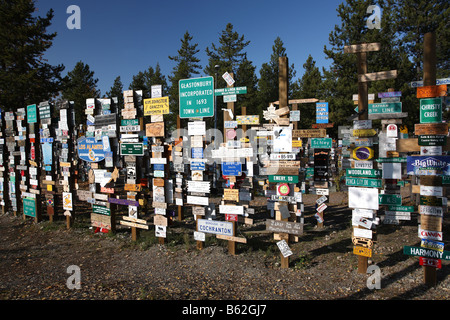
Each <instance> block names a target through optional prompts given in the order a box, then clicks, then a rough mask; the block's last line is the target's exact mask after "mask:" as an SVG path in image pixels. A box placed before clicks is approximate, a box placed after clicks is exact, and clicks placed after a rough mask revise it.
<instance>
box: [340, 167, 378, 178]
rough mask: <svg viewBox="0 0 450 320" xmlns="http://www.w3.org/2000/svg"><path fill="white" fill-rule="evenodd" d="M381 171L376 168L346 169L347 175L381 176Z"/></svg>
mask: <svg viewBox="0 0 450 320" xmlns="http://www.w3.org/2000/svg"><path fill="white" fill-rule="evenodd" d="M381 174H382V171H381V170H378V169H346V173H345V175H346V176H347V177H370V178H381Z"/></svg>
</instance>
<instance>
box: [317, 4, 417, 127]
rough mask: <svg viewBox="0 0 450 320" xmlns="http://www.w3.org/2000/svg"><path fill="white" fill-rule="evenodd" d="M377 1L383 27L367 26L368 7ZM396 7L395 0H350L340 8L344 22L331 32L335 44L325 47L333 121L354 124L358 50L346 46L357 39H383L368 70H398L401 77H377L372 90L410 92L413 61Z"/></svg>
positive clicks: (370, 57)
mask: <svg viewBox="0 0 450 320" xmlns="http://www.w3.org/2000/svg"><path fill="white" fill-rule="evenodd" d="M373 4H377V5H379V6H380V8H381V9H382V18H381V28H380V29H369V28H368V27H367V24H366V23H367V18H368V16H369V14H367V8H368V7H369V6H370V5H373ZM395 10H396V9H395V7H394V5H393V1H391V0H379V1H376V2H375V3H374V1H371V0H366V1H357V2H356V1H353V0H347V1H346V2H345V3H342V4H341V5H339V7H338V9H337V12H338V16H339V17H340V18H341V24H340V25H336V26H335V28H334V30H333V31H332V32H331V33H330V36H329V41H330V46H331V48H328V47H327V46H325V47H324V53H325V54H326V56H327V58H328V59H331V60H332V64H331V67H330V69H329V70H327V71H326V72H324V75H325V77H326V80H325V82H324V83H326V84H327V88H326V89H327V90H326V92H325V94H324V95H325V99H326V100H327V101H328V102H329V106H330V121H332V122H336V123H339V124H341V125H345V124H350V123H351V122H350V121H349V119H350V116H351V115H352V114H355V112H354V109H355V107H356V106H355V105H354V104H353V101H352V96H353V95H354V94H357V93H358V86H357V84H358V78H357V60H356V55H355V54H346V53H344V46H346V45H352V44H357V43H372V42H379V43H380V44H381V49H380V51H375V52H369V53H368V54H367V66H368V70H367V71H368V72H369V73H370V72H379V71H387V70H398V77H397V79H391V80H383V81H373V82H369V83H368V88H369V93H374V94H376V93H378V92H384V91H386V90H387V89H389V88H393V89H395V90H398V91H402V92H404V93H405V94H404V96H409V95H410V93H411V92H410V89H409V88H408V86H407V83H408V82H409V81H408V79H410V77H411V71H412V64H411V62H410V61H409V60H408V57H407V55H406V53H405V51H404V50H403V48H402V47H401V39H399V37H398V24H397V22H396V19H395V17H394V14H395ZM403 111H406V112H409V111H410V102H409V101H408V99H405V100H404V101H403Z"/></svg>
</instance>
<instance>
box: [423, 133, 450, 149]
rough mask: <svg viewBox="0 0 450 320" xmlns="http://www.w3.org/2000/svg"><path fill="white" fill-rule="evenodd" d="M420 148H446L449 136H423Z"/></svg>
mask: <svg viewBox="0 0 450 320" xmlns="http://www.w3.org/2000/svg"><path fill="white" fill-rule="evenodd" d="M418 142H419V146H426V147H429V146H445V145H446V144H447V136H438V135H422V136H419V141H418Z"/></svg>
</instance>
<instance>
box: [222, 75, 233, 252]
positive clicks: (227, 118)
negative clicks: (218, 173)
mask: <svg viewBox="0 0 450 320" xmlns="http://www.w3.org/2000/svg"><path fill="white" fill-rule="evenodd" d="M229 74H230V76H231V77H232V78H234V74H233V73H232V72H230V73H229ZM227 87H228V88H233V87H234V84H233V85H231V86H230V85H227ZM227 109H230V110H231V112H232V113H233V116H235V113H234V102H227ZM231 120H232V119H231V117H230V115H229V113H228V111H223V123H224V129H223V141H224V142H225V143H226V142H227V140H228V138H227V133H226V130H227V129H225V121H231ZM232 223H233V237H234V236H236V223H235V222H234V221H232ZM228 253H229V254H231V255H235V254H236V242H235V241H231V240H228Z"/></svg>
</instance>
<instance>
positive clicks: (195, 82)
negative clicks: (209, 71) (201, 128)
mask: <svg viewBox="0 0 450 320" xmlns="http://www.w3.org/2000/svg"><path fill="white" fill-rule="evenodd" d="M178 86H179V92H180V93H179V97H180V101H179V102H180V118H181V119H185V118H202V117H213V116H214V78H213V77H204V78H192V79H185V80H180V81H179V83H178Z"/></svg>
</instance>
